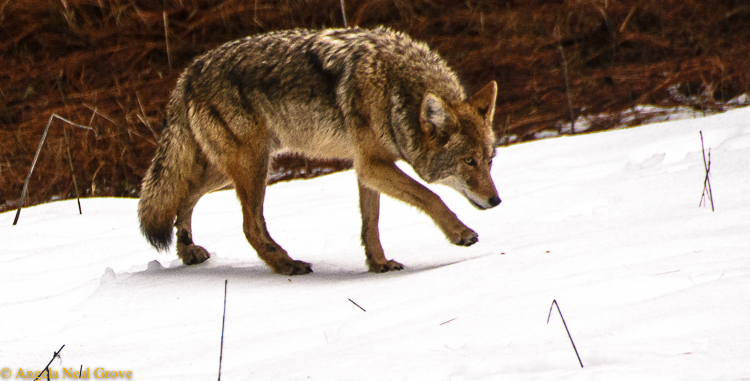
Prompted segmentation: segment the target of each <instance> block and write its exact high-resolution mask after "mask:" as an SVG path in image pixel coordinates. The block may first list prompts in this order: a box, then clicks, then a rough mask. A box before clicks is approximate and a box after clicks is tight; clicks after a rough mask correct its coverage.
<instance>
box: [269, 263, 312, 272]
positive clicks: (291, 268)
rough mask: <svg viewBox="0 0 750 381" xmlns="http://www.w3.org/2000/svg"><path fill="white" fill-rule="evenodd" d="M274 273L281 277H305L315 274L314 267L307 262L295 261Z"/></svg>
mask: <svg viewBox="0 0 750 381" xmlns="http://www.w3.org/2000/svg"><path fill="white" fill-rule="evenodd" d="M274 271H276V272H277V273H279V274H281V275H303V274H309V273H311V272H313V271H312V265H310V264H309V263H307V262H302V261H295V260H291V261H288V262H286V263H284V264H283V265H281V266H280V267H279V268H277V269H274Z"/></svg>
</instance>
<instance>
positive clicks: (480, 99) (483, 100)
mask: <svg viewBox="0 0 750 381" xmlns="http://www.w3.org/2000/svg"><path fill="white" fill-rule="evenodd" d="M496 99H497V82H495V81H491V82H490V83H488V84H487V85H485V86H484V88H482V90H479V91H478V92H477V93H476V94H474V95H472V96H471V98H469V103H470V104H471V105H472V106H474V107H476V108H478V109H479V113H480V114H482V115H484V118H485V119H486V120H489V122H490V123H492V117H493V116H494V115H495V100H496Z"/></svg>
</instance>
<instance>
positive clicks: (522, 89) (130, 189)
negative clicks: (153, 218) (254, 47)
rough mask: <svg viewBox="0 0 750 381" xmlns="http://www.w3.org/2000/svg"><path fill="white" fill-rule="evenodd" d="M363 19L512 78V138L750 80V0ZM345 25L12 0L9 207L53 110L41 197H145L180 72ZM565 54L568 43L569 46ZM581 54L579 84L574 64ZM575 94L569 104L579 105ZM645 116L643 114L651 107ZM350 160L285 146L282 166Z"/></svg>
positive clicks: (164, 0) (466, 75) (6, 24)
mask: <svg viewBox="0 0 750 381" xmlns="http://www.w3.org/2000/svg"><path fill="white" fill-rule="evenodd" d="M345 3H346V15H347V19H348V22H349V25H358V26H363V27H372V26H376V25H387V26H390V27H392V28H394V29H398V30H402V31H404V32H407V33H409V34H410V35H412V36H413V37H414V38H416V39H420V40H424V41H426V42H427V43H428V44H429V45H430V46H431V47H432V48H434V49H436V50H437V51H439V52H440V54H441V55H442V56H443V57H445V58H446V60H447V61H448V62H449V63H450V65H451V66H452V67H453V68H454V69H455V70H456V71H457V72H458V73H459V75H460V76H461V78H462V79H463V80H464V81H465V85H466V86H467V88H469V90H470V91H471V90H477V89H479V87H480V86H482V85H484V84H485V83H486V82H487V81H489V80H492V79H495V80H497V81H498V84H499V86H500V93H499V96H498V107H497V114H496V116H495V121H496V126H495V127H496V129H497V131H498V134H501V135H502V136H505V137H506V139H505V140H506V141H507V140H508V139H507V137H510V136H512V137H513V139H512V140H513V141H524V140H529V139H533V138H534V136H535V134H536V133H538V132H540V131H543V130H555V129H559V128H560V125H561V124H564V123H569V122H570V119H571V114H572V117H573V118H574V119H575V118H578V117H579V116H584V115H598V114H602V113H608V114H609V115H613V116H612V117H611V118H607V117H605V118H598V119H597V123H596V124H594V125H592V126H591V127H590V129H593V130H601V129H608V128H612V127H613V126H615V125H618V124H619V123H621V121H620V120H618V118H617V117H616V115H617V113H618V112H621V111H623V110H628V109H632V108H633V107H634V106H636V105H643V104H653V105H661V106H677V105H683V106H688V107H693V108H695V109H696V110H716V109H722V108H723V107H725V106H724V103H725V102H726V101H727V100H729V99H732V98H734V97H736V96H738V95H740V94H744V93H747V92H748V81H749V76H748V68H749V66H748V64H749V63H750V44H748V42H749V41H750V5H747V2H745V1H740V0H715V1H697V0H633V1H612V0H578V1H572V0H565V1H563V0H559V1H554V0H552V1H540V0H505V1H502V0H495V1H488V0H475V1H437V0H417V1H404V0H359V1H352V0H346V1H345ZM341 26H343V19H342V13H341V8H340V1H339V0H281V1H267V0H26V1H20V0H0V211H3V210H7V209H11V208H14V207H16V206H17V205H16V203H17V200H18V199H19V197H20V194H21V189H22V187H23V183H24V180H25V177H26V174H27V173H28V170H29V168H30V166H31V162H32V159H33V157H34V153H35V151H36V148H37V145H38V143H39V141H40V139H41V137H42V133H43V131H44V128H45V126H46V124H47V121H48V119H49V118H50V116H51V115H52V114H57V115H59V116H61V117H64V118H67V119H69V120H70V121H72V122H75V123H78V124H81V125H86V126H90V127H91V128H93V131H88V130H84V129H80V128H76V127H72V126H70V125H67V124H65V123H63V122H61V121H59V120H56V121H53V125H52V128H51V129H50V132H49V136H48V137H47V141H46V143H45V146H44V148H43V150H42V151H41V155H40V158H39V162H38V163H37V166H36V169H35V172H34V175H33V176H32V179H31V184H30V192H29V200H28V201H27V205H30V204H34V203H39V202H44V201H48V200H52V199H58V198H68V197H71V196H73V195H74V191H73V181H72V176H71V171H70V166H69V163H68V159H67V154H66V146H65V137H64V135H63V131H64V130H66V131H67V134H68V139H69V141H70V153H71V157H72V164H73V167H74V168H75V176H76V179H77V183H78V186H79V189H80V191H81V193H82V195H83V196H93V195H96V196H126V197H136V196H138V192H139V184H140V181H141V178H142V177H143V175H144V172H145V170H146V168H147V166H148V163H149V160H150V158H151V155H152V154H153V151H154V148H155V144H156V140H157V138H158V136H159V134H160V129H161V123H162V120H163V118H164V107H165V104H166V102H167V98H168V96H169V93H170V90H171V89H172V87H173V86H174V84H175V81H176V78H177V75H178V74H179V73H180V71H181V70H182V69H183V68H184V67H185V66H186V65H187V64H188V62H189V61H190V60H191V59H192V58H193V57H195V56H196V55H198V54H201V53H203V52H205V51H207V50H209V49H212V48H214V47H216V46H218V45H220V44H222V43H224V42H226V41H229V40H233V39H236V38H239V37H243V36H247V35H251V34H256V33H262V32H266V31H270V30H277V29H286V28H296V27H304V28H323V27H341ZM563 57H564V58H563ZM566 66H567V73H568V75H567V80H568V81H567V82H568V84H567V86H566V76H565V75H564V73H565V67H566ZM569 105H570V107H569ZM637 122H638V121H637V120H633V121H631V123H637ZM345 166H346V163H335V162H327V163H321V162H309V161H306V160H304V159H300V158H289V159H284V160H280V161H279V162H278V163H277V166H276V168H275V176H276V179H284V178H291V177H300V176H301V177H306V176H312V175H315V174H318V173H322V172H327V171H330V170H334V169H339V168H343V167H345Z"/></svg>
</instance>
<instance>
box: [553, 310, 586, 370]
mask: <svg viewBox="0 0 750 381" xmlns="http://www.w3.org/2000/svg"><path fill="white" fill-rule="evenodd" d="M552 307H557V312H558V313H559V314H560V319H562V322H563V325H564V326H565V332H567V333H568V338H569V339H570V343H571V344H573V350H574V351H576V357H578V363H579V364H581V368H583V362H581V356H579V355H578V349H576V343H574V342H573V337H572V336H570V331H569V330H568V324H566V323H565V318H564V317H563V315H562V311H560V306H559V305H558V304H557V300H556V299H553V300H552V305H551V306H549V315H547V324H549V318H550V317H551V316H552Z"/></svg>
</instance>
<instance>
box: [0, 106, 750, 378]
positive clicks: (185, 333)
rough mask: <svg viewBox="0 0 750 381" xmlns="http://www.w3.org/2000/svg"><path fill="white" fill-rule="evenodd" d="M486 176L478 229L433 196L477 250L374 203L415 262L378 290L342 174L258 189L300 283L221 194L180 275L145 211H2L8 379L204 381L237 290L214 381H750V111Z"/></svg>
mask: <svg viewBox="0 0 750 381" xmlns="http://www.w3.org/2000/svg"><path fill="white" fill-rule="evenodd" d="M700 130H702V131H703V135H704V137H705V146H706V149H707V150H708V148H711V185H712V186H713V195H714V198H715V203H716V211H715V212H711V208H710V206H708V207H699V206H698V203H699V201H700V197H701V193H702V190H703V180H704V176H705V171H704V168H703V158H702V154H701V142H700V135H699V131H700ZM402 167H404V166H402ZM409 173H411V174H413V172H411V171H409ZM493 176H494V179H495V182H496V184H497V186H498V190H499V192H500V195H501V197H502V199H503V203H502V204H501V205H500V206H498V207H497V208H495V209H492V210H489V211H478V210H476V209H474V208H473V207H472V206H471V205H470V204H469V202H468V201H466V200H465V199H464V198H463V197H462V196H460V195H459V194H457V193H456V192H454V191H453V190H451V189H448V188H445V187H440V186H434V187H431V188H432V189H433V190H435V191H436V192H438V193H439V194H440V196H441V197H442V198H443V200H444V201H445V202H446V203H447V204H448V205H449V207H451V209H452V210H453V211H454V212H456V214H457V215H458V216H459V218H460V219H461V220H462V221H463V222H464V223H466V224H467V225H468V226H470V227H471V228H473V229H474V230H475V231H477V233H479V242H478V243H477V244H476V245H474V246H472V247H470V248H464V247H457V246H452V245H450V244H449V243H448V242H447V240H446V239H445V238H444V237H443V236H442V234H441V233H440V231H439V229H438V228H437V227H436V226H435V225H434V224H433V223H432V221H431V220H430V219H429V218H428V217H427V216H425V215H424V214H422V213H420V212H418V211H416V210H415V209H414V208H412V207H409V206H407V205H405V204H402V203H400V202H398V201H395V200H392V199H389V198H387V197H383V199H382V210H381V222H380V226H381V228H380V231H381V238H382V241H383V245H384V248H385V251H386V255H387V256H388V257H389V258H393V259H396V260H398V261H400V262H402V263H404V265H405V266H406V269H405V270H404V271H400V272H394V273H387V274H370V273H367V272H365V265H364V259H365V258H364V253H363V249H362V248H361V246H360V244H359V211H358V202H357V186H356V179H355V175H354V173H353V172H351V171H349V172H344V173H338V174H333V175H329V176H325V177H322V178H318V179H313V180H308V181H293V182H287V183H280V184H276V185H273V186H271V187H269V188H268V191H267V198H266V204H265V211H266V220H267V224H268V229H269V231H270V233H271V235H272V236H273V237H274V238H275V240H276V241H277V242H279V243H280V244H281V245H282V246H283V247H284V248H286V249H287V250H288V251H289V253H290V254H291V255H292V257H294V258H295V259H300V260H305V261H308V262H311V263H313V269H314V271H315V272H314V273H313V274H310V275H304V276H296V277H285V276H280V275H275V274H272V273H271V272H270V271H269V270H268V268H267V267H266V266H265V265H264V264H263V263H262V262H261V261H260V260H259V259H258V258H257V256H256V255H255V253H254V251H253V250H252V248H251V247H250V245H249V244H248V243H247V242H246V241H245V238H244V235H243V234H242V231H241V220H242V216H241V212H240V208H239V203H238V201H237V199H236V197H235V195H234V193H233V192H232V191H222V192H216V193H213V194H210V195H207V196H206V197H204V199H202V200H201V202H200V203H199V204H198V207H197V208H196V211H195V215H194V218H193V220H194V239H195V241H196V243H198V244H200V245H203V246H204V247H206V248H207V249H208V250H209V251H210V252H211V253H212V258H211V259H210V260H209V261H207V262H206V263H204V264H201V265H197V266H192V267H186V266H183V265H182V264H181V262H180V261H179V260H177V258H176V256H175V255H174V252H172V253H170V254H169V255H164V254H159V253H157V252H156V251H155V250H153V249H152V248H151V247H150V246H148V245H147V243H146V241H145V239H143V238H142V237H141V235H140V232H139V229H138V222H137V217H136V205H137V200H135V199H113V198H109V199H106V198H100V199H83V200H81V203H82V207H83V215H78V210H77V207H76V205H75V200H73V201H61V202H54V203H50V204H46V205H41V206H36V207H31V208H27V209H24V210H23V211H22V213H21V218H20V221H19V224H18V225H17V226H11V225H12V220H13V217H14V213H15V212H7V213H3V214H0V242H1V243H2V246H1V247H2V249H0V270H1V271H2V272H1V273H0V290H2V291H1V292H0V367H3V368H8V369H9V371H10V373H9V374H10V378H13V379H18V378H21V377H19V376H18V372H19V369H22V370H23V371H24V372H26V371H28V370H31V371H40V370H41V369H42V368H43V367H44V366H45V365H46V364H47V362H48V361H49V360H50V359H51V357H52V353H53V352H54V351H56V350H57V349H59V348H60V346H61V345H63V344H65V348H64V349H63V351H62V353H61V359H56V360H54V361H53V362H52V365H51V369H52V370H53V371H56V372H57V374H56V375H57V376H58V377H59V378H64V377H67V375H66V374H65V373H64V370H65V369H67V370H73V371H77V370H78V369H79V368H80V367H81V366H83V368H84V369H86V368H88V369H89V371H90V373H89V377H91V378H95V377H96V374H95V372H96V370H97V368H103V369H105V370H124V371H131V372H132V379H137V380H209V379H215V378H216V377H217V373H218V365H219V352H220V342H221V324H222V311H223V298H224V281H225V280H228V295H227V305H226V327H225V332H224V348H223V363H222V373H221V376H222V379H225V380H307V379H310V380H499V379H513V380H551V379H574V380H660V381H661V380H742V379H745V380H747V379H750V303H748V302H750V239H749V238H750V200H749V199H748V195H750V108H745V109H737V110H733V111H729V112H726V113H724V114H720V115H714V116H710V117H706V118H703V119H691V120H681V121H676V122H665V123H660V124H653V125H647V126H641V127H637V128H631V129H623V130H616V131H610V132H604V133H597V134H590V135H579V136H565V137H559V138H554V139H546V140H542V141H536V142H531V143H525V144H519V145H515V146H510V147H507V148H500V149H499V150H498V156H497V158H496V159H495V166H494V168H493ZM348 299H352V300H353V301H355V302H356V303H357V304H359V305H360V306H362V308H364V309H365V310H366V312H364V311H362V310H360V309H359V308H357V307H356V306H355V305H354V304H352V303H351V302H349V300H348ZM553 299H556V300H557V302H558V303H559V306H560V309H561V310H562V312H563V314H564V317H565V320H566V322H567V325H568V328H569V329H570V332H571V335H572V337H573V339H574V340H575V344H576V346H577V348H578V351H579V353H580V357H581V360H582V362H583V364H584V366H585V367H584V368H583V369H582V368H581V367H580V366H579V364H578V360H577V359H576V357H575V353H574V351H573V347H572V346H571V343H570V341H569V339H568V336H567V334H566V333H565V328H564V327H563V324H562V320H561V319H560V316H559V315H558V314H557V311H556V310H555V311H553V315H552V319H551V320H550V323H549V324H546V321H547V316H548V313H549V310H550V305H551V303H552V300H553ZM99 374H100V373H99ZM54 375H55V374H54V373H53V376H54ZM21 376H25V373H23V374H22V375H21Z"/></svg>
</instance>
